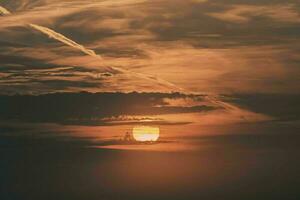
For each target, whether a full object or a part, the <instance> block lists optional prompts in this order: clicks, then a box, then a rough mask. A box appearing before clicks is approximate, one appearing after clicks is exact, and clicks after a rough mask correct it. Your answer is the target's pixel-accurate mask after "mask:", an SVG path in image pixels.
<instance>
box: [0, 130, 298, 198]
mask: <svg viewBox="0 0 300 200" xmlns="http://www.w3.org/2000/svg"><path fill="white" fill-rule="evenodd" d="M299 140H300V137H299V135H289V136H288V137H287V136H286V135H285V136H284V137H283V136H280V135H275V136H274V135H265V136H257V135H251V136H249V135H244V136H215V137H204V138H198V139H195V138H193V142H194V143H195V144H196V145H197V146H198V147H199V148H198V149H197V150H193V151H178V152H167V151H139V150H112V149H111V150H109V149H101V148H88V146H89V145H90V144H89V143H90V142H89V141H88V140H80V141H79V140H76V139H71V138H69V139H64V140H58V139H35V140H33V139H28V138H19V139H18V140H16V139H11V138H9V137H2V138H1V143H0V144H1V145H0V148H1V151H0V156H1V161H0V167H1V171H0V176H1V179H0V189H1V191H0V197H1V198H0V199H5V200H6V199H10V200H14V199H49V200H50V199H51V200H52V199H59V200H60V199H82V200H83V199H92V200H94V199H95V200H96V199H97V200H102V199H103V200H104V199H120V200H121V199H124V200H126V199H130V200H133V199H211V200H215V199H222V200H224V199H241V200H246V199H247V200H248V199H249V200H253V199H257V200H260V199H262V200H268V199H272V200H273V199H294V200H297V199H299V197H300V192H299V185H300V177H299V175H300V174H299V168H300V160H299V156H300V147H299Z"/></svg>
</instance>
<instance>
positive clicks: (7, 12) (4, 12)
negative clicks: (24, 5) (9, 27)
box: [0, 6, 11, 15]
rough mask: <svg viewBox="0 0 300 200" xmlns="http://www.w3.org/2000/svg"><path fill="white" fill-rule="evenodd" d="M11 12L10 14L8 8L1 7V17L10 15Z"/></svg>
mask: <svg viewBox="0 0 300 200" xmlns="http://www.w3.org/2000/svg"><path fill="white" fill-rule="evenodd" d="M9 14H11V12H9V11H8V10H7V9H6V8H4V7H2V6H0V15H9Z"/></svg>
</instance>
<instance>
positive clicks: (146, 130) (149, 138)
mask: <svg viewBox="0 0 300 200" xmlns="http://www.w3.org/2000/svg"><path fill="white" fill-rule="evenodd" d="M132 136H133V138H134V139H135V140H136V141H139V142H155V141H157V140H158V138H159V128H158V127H152V126H135V127H133V129H132Z"/></svg>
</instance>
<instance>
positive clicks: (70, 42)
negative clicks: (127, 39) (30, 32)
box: [29, 24, 102, 60]
mask: <svg viewBox="0 0 300 200" xmlns="http://www.w3.org/2000/svg"><path fill="white" fill-rule="evenodd" d="M29 26H30V27H32V28H33V29H36V30H38V31H39V32H41V33H44V34H46V35H48V36H49V37H50V38H53V39H55V40H58V41H60V42H62V43H64V44H66V45H68V46H70V47H73V48H75V49H78V50H80V51H82V52H83V53H85V54H87V55H90V56H93V57H95V58H97V59H100V60H101V59H102V58H101V56H99V55H97V54H96V53H95V52H94V51H93V50H91V49H87V48H85V47H84V46H82V45H80V44H78V43H76V42H74V41H73V40H71V39H69V38H67V37H65V36H64V35H62V34H60V33H57V32H55V31H53V30H51V29H49V28H47V27H43V26H39V25H36V24H29Z"/></svg>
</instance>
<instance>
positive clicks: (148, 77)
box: [0, 6, 183, 91]
mask: <svg viewBox="0 0 300 200" xmlns="http://www.w3.org/2000/svg"><path fill="white" fill-rule="evenodd" d="M0 14H2V15H9V14H11V12H9V11H8V10H7V9H6V8H4V7H2V6H0ZM28 26H29V27H31V28H33V29H35V30H37V31H39V32H41V33H43V34H45V35H47V36H48V37H49V38H52V39H54V40H57V41H59V42H61V43H63V44H65V45H67V46H70V47H73V48H75V49H78V50H80V51H81V52H83V53H84V54H86V55H90V56H92V57H94V58H96V59H99V60H101V61H102V57H101V56H100V55H98V54H96V52H95V51H93V50H91V49H87V48H86V47H84V46H83V45H81V44H78V43H77V42H75V41H73V40H71V39H69V38H67V37H66V36H64V35H62V34H61V33H58V32H56V31H54V30H52V29H50V28H47V27H44V26H40V25H37V24H28ZM106 68H107V69H110V70H112V71H116V72H120V73H124V74H130V75H132V76H135V77H139V78H142V79H145V80H148V81H151V82H154V83H158V84H161V85H164V86H167V87H168V88H172V89H174V90H179V91H183V89H182V88H180V87H178V86H176V85H175V84H173V83H171V82H169V81H166V80H164V79H161V78H158V77H153V76H151V75H146V74H142V73H138V72H133V71H130V70H127V69H123V68H119V67H106Z"/></svg>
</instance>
